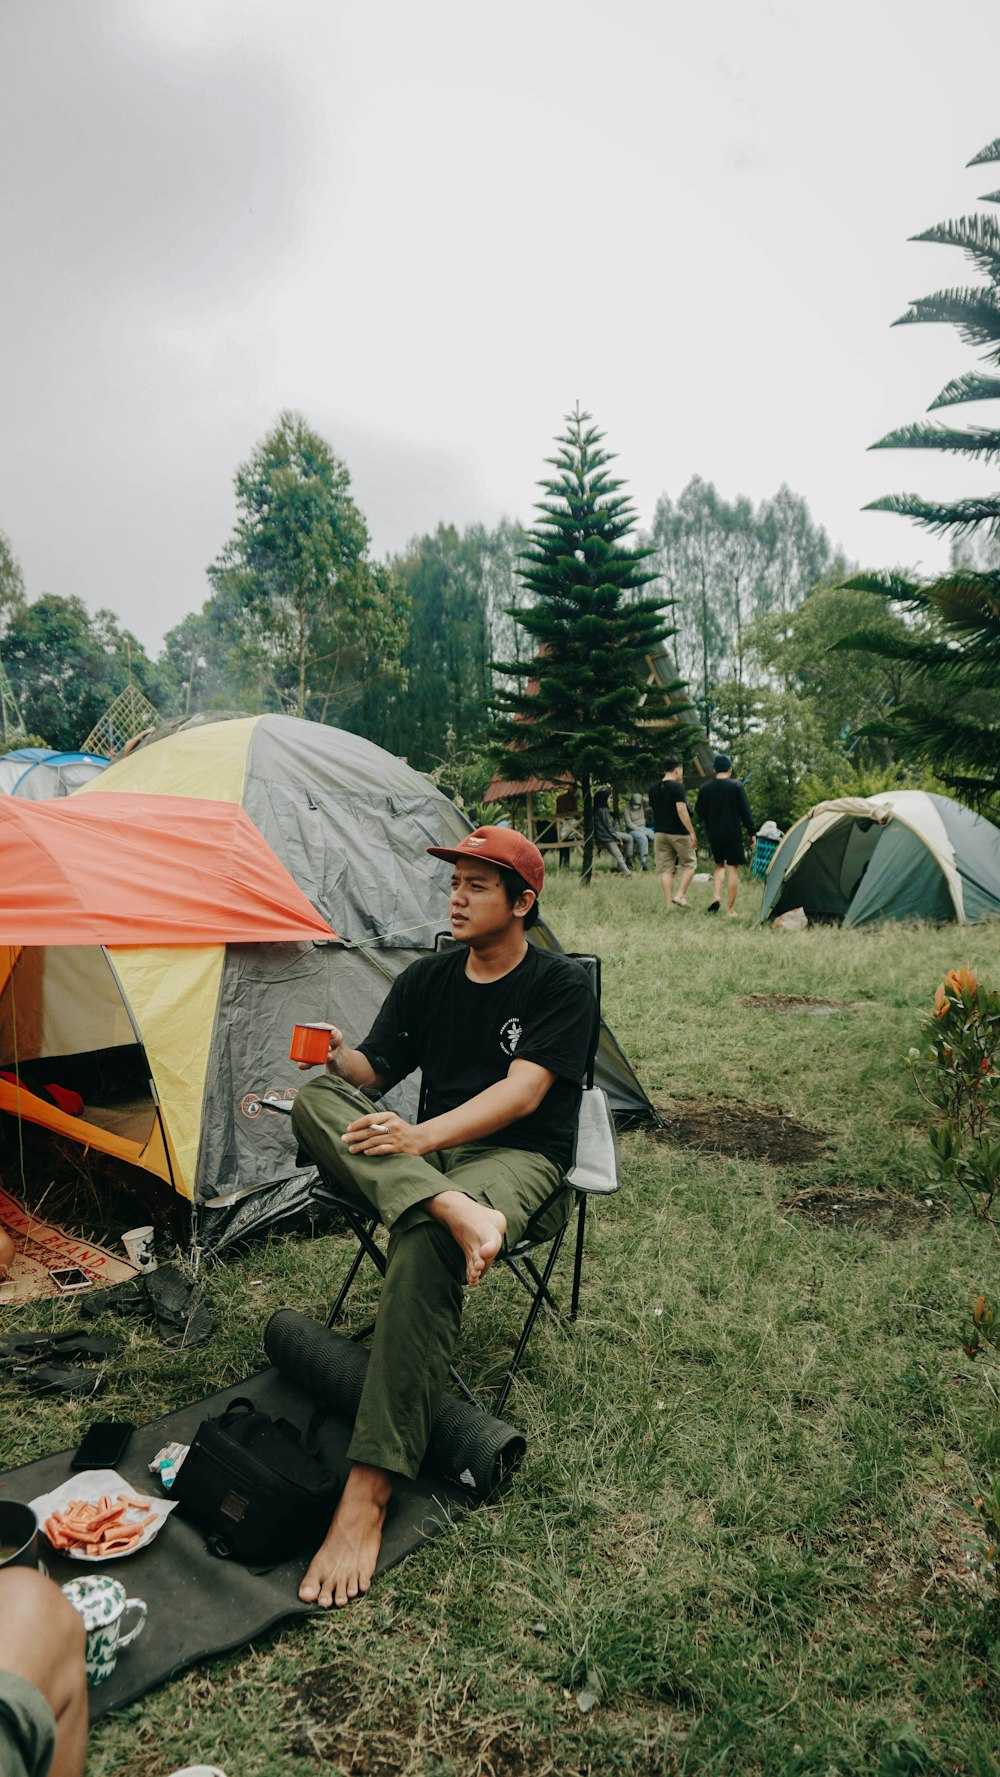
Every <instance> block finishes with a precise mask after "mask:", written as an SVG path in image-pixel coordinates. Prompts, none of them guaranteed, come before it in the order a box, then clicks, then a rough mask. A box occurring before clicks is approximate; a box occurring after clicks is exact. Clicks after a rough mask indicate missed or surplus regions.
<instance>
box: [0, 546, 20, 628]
mask: <svg viewBox="0 0 1000 1777" xmlns="http://www.w3.org/2000/svg"><path fill="white" fill-rule="evenodd" d="M25 603H26V600H25V596H24V575H23V574H22V573H21V564H20V562H19V561H18V559H17V557H16V556H15V554H14V551H13V549H12V548H11V546H10V542H9V540H8V539H7V538H6V537H5V536H4V533H3V531H0V635H2V634H3V631H4V629H5V628H6V626H7V624H8V623H9V622H11V621H12V620H13V619H15V618H17V617H19V616H20V614H21V613H22V611H23V610H24V606H25Z"/></svg>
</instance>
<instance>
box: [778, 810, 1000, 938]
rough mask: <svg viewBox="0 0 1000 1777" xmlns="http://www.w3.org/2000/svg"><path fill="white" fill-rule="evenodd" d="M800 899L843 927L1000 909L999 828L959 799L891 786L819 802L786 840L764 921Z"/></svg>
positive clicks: (968, 916) (981, 914)
mask: <svg viewBox="0 0 1000 1777" xmlns="http://www.w3.org/2000/svg"><path fill="white" fill-rule="evenodd" d="M792 907H802V908H804V910H805V912H806V914H807V915H808V917H809V918H810V919H811V920H814V921H815V920H818V921H827V922H831V921H832V922H835V923H839V924H843V925H845V926H856V925H869V924H873V923H877V922H879V921H882V920H902V919H927V920H937V921H951V920H954V921H955V922H957V923H958V924H960V925H968V924H971V923H973V922H975V921H978V920H982V919H992V918H996V917H997V916H998V915H1000V831H998V829H997V828H996V827H994V826H993V825H992V823H991V822H989V821H986V820H984V819H983V818H982V816H980V815H977V814H974V813H973V811H972V810H971V809H968V808H964V807H963V806H962V804H961V803H959V802H955V801H954V800H953V799H952V798H951V797H948V796H938V795H932V794H929V793H925V792H923V791H915V790H904V791H884V792H882V793H881V794H879V795H877V796H872V797H868V798H864V797H843V798H841V799H840V800H836V801H832V802H820V803H817V805H816V806H815V808H812V809H810V811H809V814H808V815H807V816H805V818H804V819H803V820H801V821H799V822H797V823H796V825H795V826H794V827H793V828H792V829H791V830H790V832H788V833H787V834H786V836H785V838H784V839H783V840H782V842H781V845H780V846H779V847H778V850H777V852H776V853H775V855H774V858H773V859H772V861H771V867H770V870H769V871H768V877H767V883H766V885H765V889H764V897H763V900H762V902H761V910H760V921H761V924H762V925H763V924H764V923H765V922H766V921H767V920H768V919H773V918H774V917H775V915H777V914H779V913H784V912H787V911H788V910H789V909H790V908H792Z"/></svg>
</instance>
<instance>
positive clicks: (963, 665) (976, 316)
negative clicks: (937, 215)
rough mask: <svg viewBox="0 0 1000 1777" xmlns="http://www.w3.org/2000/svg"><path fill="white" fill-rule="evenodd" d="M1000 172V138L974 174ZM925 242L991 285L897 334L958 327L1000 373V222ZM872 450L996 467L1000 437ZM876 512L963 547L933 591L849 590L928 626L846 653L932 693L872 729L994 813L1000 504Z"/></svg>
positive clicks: (900, 578) (914, 317)
mask: <svg viewBox="0 0 1000 1777" xmlns="http://www.w3.org/2000/svg"><path fill="white" fill-rule="evenodd" d="M996 161H1000V137H998V138H997V139H996V141H993V142H990V143H989V144H988V145H987V147H985V148H984V149H983V150H982V152H981V153H980V154H977V155H976V156H975V157H974V159H973V160H971V161H970V162H969V165H970V166H982V165H984V164H987V163H989V162H996ZM981 201H982V202H983V203H994V204H995V203H1000V191H991V192H987V193H985V194H984V195H983V198H982V199H981ZM915 239H916V240H918V241H933V242H935V243H937V244H938V245H942V246H949V247H961V248H962V250H963V251H964V252H965V253H967V254H968V256H969V258H970V259H971V260H972V262H973V264H974V265H975V266H976V267H977V268H978V269H979V270H980V271H981V272H983V273H985V276H986V282H985V284H978V285H974V286H972V287H968V288H964V289H948V290H939V291H938V292H936V294H934V295H933V296H926V297H923V298H922V299H921V300H920V301H918V302H914V303H913V304H912V305H911V306H910V308H909V309H908V310H907V312H906V314H904V315H901V316H900V318H899V320H898V321H897V322H896V323H895V325H896V326H909V325H913V324H915V323H917V322H922V321H934V322H948V323H949V324H950V325H952V326H954V327H957V329H958V332H959V335H960V337H961V338H962V339H964V340H965V341H967V342H968V343H969V344H971V345H979V346H985V348H986V350H985V352H984V354H983V356H984V358H985V360H986V362H987V363H989V364H993V365H997V364H1000V225H998V224H997V222H996V221H995V220H994V218H993V217H992V216H987V215H982V214H977V215H973V216H966V217H962V218H960V219H959V220H958V221H956V222H942V223H938V224H937V225H936V226H935V227H933V228H929V229H927V230H926V231H925V232H924V233H923V234H919V235H917V236H915ZM998 398H1000V377H997V376H988V375H984V374H982V373H980V372H972V373H966V374H965V375H963V376H960V377H957V378H956V379H955V380H954V381H953V382H950V383H948V384H947V385H946V387H945V388H943V389H942V391H941V393H940V395H938V397H937V399H936V400H934V401H932V402H931V405H930V409H929V411H933V410H934V409H936V408H942V407H955V406H959V405H961V404H962V403H963V402H966V401H995V400H997V399H998ZM872 449H873V450H945V451H951V452H953V453H955V454H957V455H960V456H964V457H969V458H973V459H978V460H979V461H980V462H982V463H993V462H995V461H996V459H997V456H998V455H1000V430H997V429H996V428H994V427H986V426H972V427H969V428H968V429H967V430H963V429H961V428H952V427H947V426H937V425H928V424H925V423H918V424H916V425H909V426H902V427H900V428H899V429H898V430H897V431H895V432H890V433H889V434H888V436H887V437H885V438H880V439H879V441H878V443H877V444H875V445H873V446H872ZM870 510H872V511H876V512H896V513H901V514H902V515H904V516H905V517H908V518H914V519H916V520H917V522H918V524H922V525H925V526H926V527H927V528H928V529H929V530H931V531H934V532H937V533H945V534H948V533H950V534H951V536H952V538H953V540H954V542H953V548H952V559H951V565H950V567H949V570H948V572H947V573H946V574H943V575H941V576H939V577H937V578H935V579H933V580H930V581H923V582H921V581H918V580H915V579H911V578H909V577H908V576H905V575H901V574H895V573H884V574H863V575H859V576H857V577H856V578H854V579H852V580H849V581H848V582H847V585H848V586H849V587H851V588H857V589H858V590H861V591H866V592H878V593H881V594H882V595H883V597H885V598H887V599H891V600H892V601H893V602H894V603H896V604H899V605H902V606H904V607H905V608H907V609H908V610H910V611H912V612H913V613H915V614H916V615H917V616H918V617H920V618H922V619H923V622H922V624H921V625H920V627H919V629H918V630H917V631H916V632H915V633H914V635H913V636H912V638H900V637H896V638H892V637H888V636H885V635H880V634H878V633H871V632H868V631H863V632H858V633H857V634H855V635H852V636H848V637H845V639H844V640H843V641H842V642H840V643H839V644H838V646H840V647H844V648H864V649H865V650H867V651H868V652H869V653H875V654H881V655H883V656H885V657H891V658H893V659H896V660H899V661H902V662H904V663H905V664H906V665H907V666H909V667H910V668H911V669H912V670H913V672H914V673H915V674H916V676H917V680H918V685H920V686H923V687H926V689H925V690H921V691H920V692H919V693H918V695H916V696H909V697H907V698H906V699H905V701H904V702H903V703H901V704H900V706H899V708H898V709H897V710H895V711H894V712H893V715H892V716H891V718H890V719H889V720H888V721H887V722H880V723H877V724H870V725H869V726H868V728H867V729H866V730H865V732H866V733H869V734H876V733H878V734H884V735H887V736H889V737H890V738H891V739H892V740H893V742H894V743H895V744H896V745H897V746H899V745H901V746H902V747H903V748H904V749H905V751H906V752H907V753H909V754H910V755H911V756H913V757H915V758H921V759H925V760H927V761H929V763H930V764H931V765H932V766H933V767H934V769H935V771H936V772H937V773H938V775H939V776H940V777H941V778H942V780H943V781H944V782H945V783H947V784H949V785H950V786H951V787H952V788H954V789H956V790H958V791H959V792H960V793H962V794H963V795H964V796H966V797H967V798H968V799H969V800H970V801H974V802H979V803H982V802H985V801H986V800H988V799H989V798H990V797H993V796H995V795H996V794H997V792H998V790H1000V701H998V698H997V686H998V684H1000V566H997V565H995V564H996V562H997V560H998V554H997V550H996V546H995V540H996V538H997V537H998V535H1000V497H997V496H990V497H986V498H983V497H974V498H970V499H960V500H952V501H937V500H926V499H923V498H922V497H921V496H920V495H919V494H890V495H887V496H886V497H885V498H883V499H880V500H875V501H873V502H872V505H871V507H870ZM970 544H971V547H970Z"/></svg>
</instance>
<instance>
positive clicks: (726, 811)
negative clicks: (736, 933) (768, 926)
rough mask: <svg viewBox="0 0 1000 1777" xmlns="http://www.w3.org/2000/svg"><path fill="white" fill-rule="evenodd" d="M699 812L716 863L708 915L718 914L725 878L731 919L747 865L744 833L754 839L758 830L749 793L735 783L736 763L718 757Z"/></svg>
mask: <svg viewBox="0 0 1000 1777" xmlns="http://www.w3.org/2000/svg"><path fill="white" fill-rule="evenodd" d="M697 811H698V817H699V819H700V820H702V821H704V823H705V831H706V832H707V834H708V843H709V845H710V846H711V848H712V856H713V858H714V859H715V874H714V876H713V878H712V899H711V901H710V903H709V905H708V907H707V908H706V912H708V913H718V911H719V906H720V903H721V900H722V878H723V876H724V875H726V876H727V878H728V880H727V895H728V902H729V907H728V911H729V917H730V919H732V918H733V916H734V913H735V909H736V890H737V888H738V887H739V880H740V879H739V866H740V864H745V863H746V858H745V857H744V854H743V832H742V829H743V828H745V829H746V831H747V833H748V834H749V836H750V838H751V839H752V838H753V836H754V833H755V831H756V829H755V827H754V821H753V815H752V814H751V812H750V804H749V802H748V801H747V793H746V791H745V789H744V788H743V785H742V784H738V783H736V781H735V780H734V778H733V762H732V760H731V759H730V758H729V757H728V755H727V754H726V753H717V754H716V757H715V776H714V778H710V779H709V781H708V783H707V784H703V785H702V788H701V789H700V790H699V791H698V803H697Z"/></svg>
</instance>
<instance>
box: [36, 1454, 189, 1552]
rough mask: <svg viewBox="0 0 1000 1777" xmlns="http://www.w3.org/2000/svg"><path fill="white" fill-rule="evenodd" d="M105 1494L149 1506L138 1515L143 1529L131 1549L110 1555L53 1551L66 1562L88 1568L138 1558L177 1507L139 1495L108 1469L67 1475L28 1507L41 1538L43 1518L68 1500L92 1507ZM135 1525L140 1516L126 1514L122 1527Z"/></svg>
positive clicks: (164, 1501)
mask: <svg viewBox="0 0 1000 1777" xmlns="http://www.w3.org/2000/svg"><path fill="white" fill-rule="evenodd" d="M105 1493H108V1494H110V1495H111V1498H112V1499H117V1497H118V1495H119V1493H127V1494H128V1496H129V1498H130V1499H136V1500H139V1501H141V1503H142V1504H143V1505H147V1504H148V1505H151V1506H152V1508H153V1509H152V1511H151V1512H149V1513H148V1514H146V1513H143V1514H142V1519H143V1520H144V1521H145V1529H144V1530H143V1533H142V1535H141V1536H140V1537H137V1538H136V1540H135V1542H134V1543H133V1544H132V1547H131V1548H130V1549H120V1550H118V1551H117V1552H116V1553H115V1554H111V1555H86V1554H84V1551H83V1550H82V1549H57V1550H55V1551H54V1553H56V1554H58V1555H65V1557H66V1559H67V1561H89V1562H90V1564H91V1566H93V1565H94V1564H95V1563H97V1564H102V1563H103V1562H105V1561H126V1560H127V1559H128V1557H129V1555H135V1554H138V1552H139V1550H140V1549H145V1548H146V1547H147V1546H148V1544H149V1543H151V1542H152V1540H153V1538H154V1536H156V1535H157V1533H158V1532H159V1530H160V1529H161V1528H162V1526H163V1525H164V1524H165V1523H166V1521H167V1519H168V1518H169V1516H170V1514H171V1512H172V1511H173V1509H174V1507H175V1505H176V1504H177V1501H176V1499H157V1498H156V1496H155V1494H152V1493H140V1492H139V1491H138V1490H137V1488H135V1487H133V1486H132V1483H131V1481H124V1480H123V1479H122V1477H121V1475H119V1474H117V1473H116V1472H115V1470H114V1469H112V1468H99V1469H98V1468H93V1469H82V1470H81V1472H80V1473H79V1474H78V1475H71V1476H70V1479H69V1480H68V1481H64V1482H63V1484H62V1486H61V1487H56V1488H54V1490H53V1491H52V1492H51V1493H40V1494H39V1496H38V1498H37V1499H33V1500H31V1501H30V1504H31V1509H32V1511H33V1512H34V1514H35V1516H36V1518H37V1519H38V1524H39V1528H40V1529H41V1531H42V1532H43V1534H44V1531H45V1520H46V1518H51V1516H52V1513H53V1512H60V1511H62V1510H63V1509H64V1507H66V1506H68V1505H69V1502H70V1500H71V1499H85V1500H87V1501H88V1503H89V1504H91V1505H96V1504H97V1502H98V1500H99V1499H101V1498H102V1497H103V1495H104V1494H105ZM139 1522H140V1515H139V1514H138V1513H137V1512H132V1511H126V1513H125V1523H126V1524H138V1523H139Z"/></svg>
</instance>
